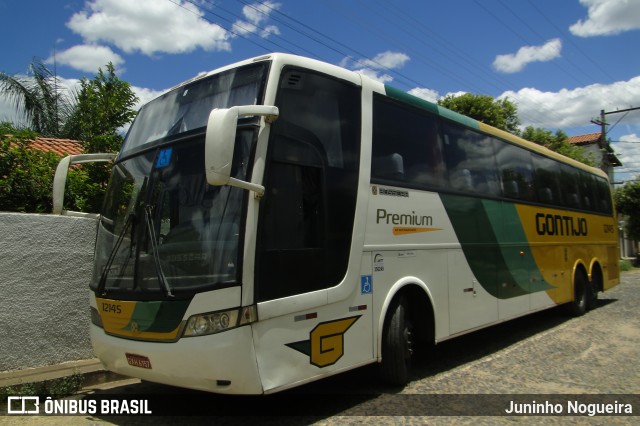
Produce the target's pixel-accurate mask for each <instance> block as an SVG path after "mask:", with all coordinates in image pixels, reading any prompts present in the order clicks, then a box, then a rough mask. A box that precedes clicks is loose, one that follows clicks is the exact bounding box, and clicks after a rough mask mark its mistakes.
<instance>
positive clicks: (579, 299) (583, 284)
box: [566, 271, 591, 317]
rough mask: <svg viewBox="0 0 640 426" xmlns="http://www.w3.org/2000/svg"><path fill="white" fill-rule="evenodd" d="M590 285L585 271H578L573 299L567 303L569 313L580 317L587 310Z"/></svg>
mask: <svg viewBox="0 0 640 426" xmlns="http://www.w3.org/2000/svg"><path fill="white" fill-rule="evenodd" d="M589 287H590V286H589V281H588V280H587V277H586V276H585V274H584V272H582V271H576V276H575V279H574V284H573V301H572V302H569V303H568V304H567V305H566V307H567V312H568V313H569V315H571V316H573V317H579V316H582V315H584V313H585V312H587V299H588V297H589V296H588V293H589V292H590V291H591V290H590V289H589Z"/></svg>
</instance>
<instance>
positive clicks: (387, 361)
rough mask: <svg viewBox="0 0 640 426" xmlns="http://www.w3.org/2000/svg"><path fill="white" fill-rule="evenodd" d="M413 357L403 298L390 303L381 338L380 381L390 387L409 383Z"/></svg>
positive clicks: (409, 327) (410, 324) (408, 318)
mask: <svg viewBox="0 0 640 426" xmlns="http://www.w3.org/2000/svg"><path fill="white" fill-rule="evenodd" d="M412 355H413V324H412V322H411V317H410V315H409V309H408V304H407V303H406V301H405V299H404V297H400V298H398V299H396V300H394V302H392V304H391V306H390V308H389V312H388V313H387V318H386V319H385V325H384V329H383V336H382V363H381V365H380V375H381V377H382V380H383V381H384V382H385V383H387V384H389V385H392V386H404V385H406V384H407V382H408V381H409V372H410V371H411V357H412Z"/></svg>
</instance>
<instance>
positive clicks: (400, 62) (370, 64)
mask: <svg viewBox="0 0 640 426" xmlns="http://www.w3.org/2000/svg"><path fill="white" fill-rule="evenodd" d="M409 59H411V58H409V56H408V55H407V54H405V53H402V52H391V51H386V52H382V53H378V54H377V55H376V56H375V57H374V58H373V59H363V60H360V61H358V62H359V63H360V64H361V65H363V66H364V67H366V68H373V69H396V68H402V67H403V66H404V64H405V63H407V61H409Z"/></svg>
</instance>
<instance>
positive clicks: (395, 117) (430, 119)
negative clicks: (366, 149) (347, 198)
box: [371, 95, 446, 187]
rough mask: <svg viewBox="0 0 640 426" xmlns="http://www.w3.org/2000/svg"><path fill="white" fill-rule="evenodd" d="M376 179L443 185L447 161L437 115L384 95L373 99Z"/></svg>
mask: <svg viewBox="0 0 640 426" xmlns="http://www.w3.org/2000/svg"><path fill="white" fill-rule="evenodd" d="M372 150H373V152H372V163H371V178H372V180H373V181H378V182H380V181H382V182H384V181H395V182H401V183H403V184H414V185H416V186H427V187H442V186H444V184H445V179H446V174H445V165H444V163H443V161H442V143H441V140H440V138H439V135H438V126H437V121H436V117H435V116H433V115H431V114H429V113H427V112H426V111H421V110H418V109H416V108H412V107H408V106H406V105H401V104H398V103H395V102H393V101H391V100H389V99H388V98H386V97H383V96H381V95H376V96H375V97H374V100H373V148H372Z"/></svg>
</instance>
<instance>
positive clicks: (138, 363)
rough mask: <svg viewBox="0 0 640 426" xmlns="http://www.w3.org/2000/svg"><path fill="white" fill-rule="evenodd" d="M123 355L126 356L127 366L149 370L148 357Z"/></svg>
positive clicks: (149, 362)
mask: <svg viewBox="0 0 640 426" xmlns="http://www.w3.org/2000/svg"><path fill="white" fill-rule="evenodd" d="M125 355H126V356H127V362H128V363H129V365H131V366H133V367H140V368H148V369H151V361H149V358H148V357H146V356H143V355H136V354H125Z"/></svg>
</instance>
